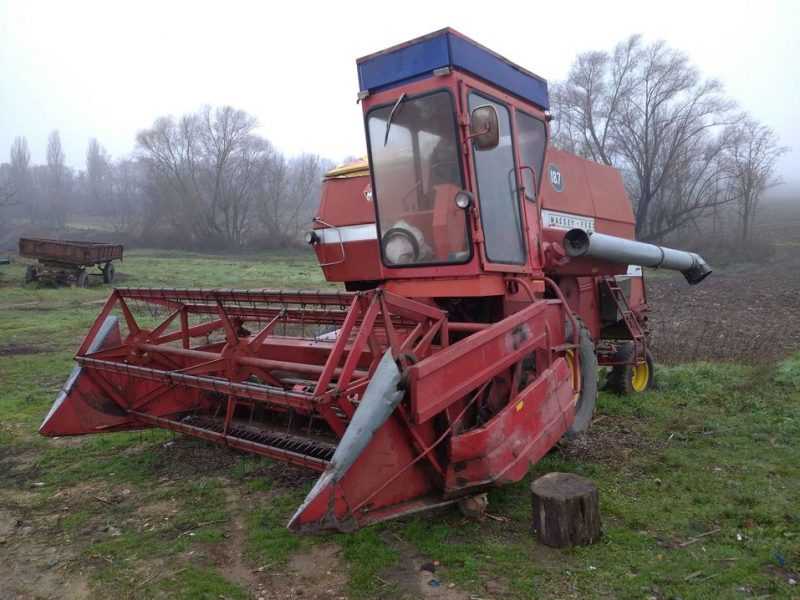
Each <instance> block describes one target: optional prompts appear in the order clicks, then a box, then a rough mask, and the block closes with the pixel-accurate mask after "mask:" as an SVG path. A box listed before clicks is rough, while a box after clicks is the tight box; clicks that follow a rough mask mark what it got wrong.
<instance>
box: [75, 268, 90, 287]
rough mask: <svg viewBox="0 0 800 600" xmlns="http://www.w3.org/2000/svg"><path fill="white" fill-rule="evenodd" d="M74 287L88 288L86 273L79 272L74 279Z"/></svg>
mask: <svg viewBox="0 0 800 600" xmlns="http://www.w3.org/2000/svg"><path fill="white" fill-rule="evenodd" d="M75 285H76V286H78V287H79V288H88V287H89V274H88V273H87V272H86V271H81V272H80V273H78V276H77V277H76V278H75Z"/></svg>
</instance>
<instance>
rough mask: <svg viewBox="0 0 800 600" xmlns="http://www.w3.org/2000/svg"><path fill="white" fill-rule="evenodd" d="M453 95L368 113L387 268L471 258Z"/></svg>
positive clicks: (404, 102)
mask: <svg viewBox="0 0 800 600" xmlns="http://www.w3.org/2000/svg"><path fill="white" fill-rule="evenodd" d="M453 110H454V109H453V100H452V96H451V95H450V93H448V92H446V91H441V92H435V93H433V94H427V95H425V96H418V97H411V98H407V97H405V96H401V97H400V98H399V99H398V100H397V101H396V102H395V103H393V104H390V105H387V106H383V107H379V108H376V109H374V110H372V111H370V113H369V114H368V117H367V131H368V135H369V148H370V165H371V167H372V173H373V181H374V189H373V197H374V199H375V203H376V213H377V216H378V219H377V220H378V233H379V235H380V241H381V252H382V255H383V260H384V263H385V264H386V265H387V266H390V267H391V266H413V265H420V264H431V263H456V262H465V261H467V260H469V257H470V252H469V245H468V239H467V223H466V213H465V211H464V210H462V209H460V208H458V206H457V205H456V202H455V197H456V194H457V193H458V192H459V191H461V190H462V188H463V182H462V178H461V168H460V166H459V154H458V139H457V137H456V128H455V119H454V112H453Z"/></svg>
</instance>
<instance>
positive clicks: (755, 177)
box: [729, 115, 788, 244]
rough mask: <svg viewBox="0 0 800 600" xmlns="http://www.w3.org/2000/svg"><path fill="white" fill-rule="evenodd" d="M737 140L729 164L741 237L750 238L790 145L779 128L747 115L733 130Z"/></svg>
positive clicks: (734, 137) (730, 154)
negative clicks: (780, 136)
mask: <svg viewBox="0 0 800 600" xmlns="http://www.w3.org/2000/svg"><path fill="white" fill-rule="evenodd" d="M729 133H730V135H731V137H732V138H733V143H732V144H731V149H730V151H729V168H730V170H731V173H732V176H733V179H734V189H735V199H736V205H737V208H738V212H739V221H740V223H741V241H742V243H743V244H745V243H747V242H749V241H750V236H751V230H752V226H753V222H754V220H755V216H756V211H757V210H758V205H759V202H760V200H761V196H762V194H763V193H764V191H765V190H766V189H767V188H769V187H772V186H775V185H778V184H779V183H780V180H779V179H778V178H776V177H775V164H776V163H777V161H778V159H779V158H780V157H781V155H782V154H784V153H785V152H787V150H788V148H786V147H783V146H780V145H779V142H778V136H777V135H776V134H775V132H774V131H773V130H772V129H770V128H769V127H767V126H766V125H763V124H761V123H759V122H757V121H755V120H754V119H752V118H750V117H748V116H746V115H744V116H742V117H741V118H740V119H739V121H738V122H737V124H736V125H734V126H732V127H731V128H730V130H729Z"/></svg>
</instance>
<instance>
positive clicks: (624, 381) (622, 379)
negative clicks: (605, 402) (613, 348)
mask: <svg viewBox="0 0 800 600" xmlns="http://www.w3.org/2000/svg"><path fill="white" fill-rule="evenodd" d="M632 354H633V343H632V342H631V343H628V344H625V345H624V346H622V347H621V348H620V349H619V351H618V352H617V356H616V359H617V360H630V359H631V357H632ZM645 361H646V362H647V367H648V369H649V371H650V378H649V379H648V381H647V387H645V389H644V390H643V391H645V392H646V391H647V390H649V389H652V388H653V386H654V385H655V380H656V377H655V375H656V371H655V365H654V364H653V355H652V354H651V353H650V350H649V349H648V350H646V351H645ZM606 389H608V390H609V391H611V392H614V393H615V394H619V395H621V396H628V395H630V394H640V393H642V392H637V391H636V390H635V389H633V365H629V364H628V365H616V366H615V367H613V368H612V369H611V372H610V373H609V374H608V379H607V380H606Z"/></svg>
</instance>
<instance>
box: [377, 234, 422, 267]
mask: <svg viewBox="0 0 800 600" xmlns="http://www.w3.org/2000/svg"><path fill="white" fill-rule="evenodd" d="M383 256H384V257H385V258H386V262H388V263H389V264H391V265H407V264H412V263H415V262H417V260H418V259H419V244H418V243H417V240H416V239H414V236H413V235H412V234H411V233H410V232H408V231H406V230H405V229H400V228H398V227H393V228H392V229H390V230H389V231H387V232H386V233H385V234H384V235H383Z"/></svg>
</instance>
